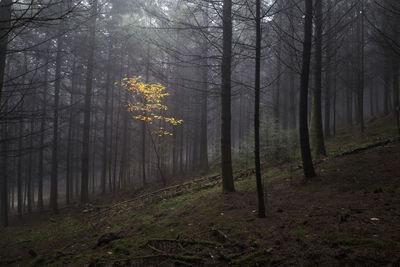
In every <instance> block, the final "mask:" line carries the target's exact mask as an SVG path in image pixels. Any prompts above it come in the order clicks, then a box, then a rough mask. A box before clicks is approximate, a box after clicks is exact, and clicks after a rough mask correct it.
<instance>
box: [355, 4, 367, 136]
mask: <svg viewBox="0 0 400 267" xmlns="http://www.w3.org/2000/svg"><path fill="white" fill-rule="evenodd" d="M364 12H365V10H364V0H361V10H360V12H359V14H358V15H359V21H358V24H357V25H358V29H359V31H358V32H359V34H360V37H359V38H360V39H359V41H358V45H359V47H358V56H359V58H358V61H359V69H358V90H357V102H358V105H357V117H358V122H359V123H360V130H361V132H364V39H365V38H364V16H365V14H364Z"/></svg>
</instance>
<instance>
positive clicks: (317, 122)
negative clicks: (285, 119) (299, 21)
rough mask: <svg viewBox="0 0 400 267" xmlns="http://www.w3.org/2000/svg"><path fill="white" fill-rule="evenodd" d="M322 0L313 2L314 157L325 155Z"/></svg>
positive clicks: (312, 139)
mask: <svg viewBox="0 0 400 267" xmlns="http://www.w3.org/2000/svg"><path fill="white" fill-rule="evenodd" d="M322 23H323V12H322V0H316V3H315V66H314V94H313V96H314V97H313V102H312V113H311V114H312V116H311V142H312V147H313V151H314V154H315V156H316V157H319V156H326V150H325V143H324V132H323V127H322V103H321V102H322V26H323V25H322Z"/></svg>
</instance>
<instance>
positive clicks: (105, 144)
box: [101, 40, 113, 195]
mask: <svg viewBox="0 0 400 267" xmlns="http://www.w3.org/2000/svg"><path fill="white" fill-rule="evenodd" d="M112 51H113V48H112V41H111V40H109V44H108V68H107V77H106V95H105V97H104V124H103V155H102V163H101V193H102V194H103V195H105V194H106V176H107V167H108V166H107V163H108V151H107V149H108V113H109V110H108V109H109V107H108V98H109V97H110V87H111V68H112V60H111V59H112ZM111 127H112V126H111Z"/></svg>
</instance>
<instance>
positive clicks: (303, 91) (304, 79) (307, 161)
mask: <svg viewBox="0 0 400 267" xmlns="http://www.w3.org/2000/svg"><path fill="white" fill-rule="evenodd" d="M305 4H306V14H305V23H304V42H303V62H302V69H301V87H300V117H299V125H300V146H301V157H302V161H303V171H304V175H305V176H306V178H312V177H314V176H315V171H314V165H313V162H312V157H311V151H310V139H309V133H308V119H307V117H308V111H307V109H308V83H309V76H310V61H311V46H312V26H313V25H312V14H313V6H312V4H313V3H312V0H305Z"/></svg>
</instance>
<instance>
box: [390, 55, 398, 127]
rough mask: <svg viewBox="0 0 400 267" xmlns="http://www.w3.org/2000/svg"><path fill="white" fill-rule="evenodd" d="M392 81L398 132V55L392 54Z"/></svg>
mask: <svg viewBox="0 0 400 267" xmlns="http://www.w3.org/2000/svg"><path fill="white" fill-rule="evenodd" d="M392 75H393V77H392V82H393V110H394V116H395V120H396V124H397V130H398V133H399V134H400V106H399V57H398V56H397V55H394V56H393V59H392Z"/></svg>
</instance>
